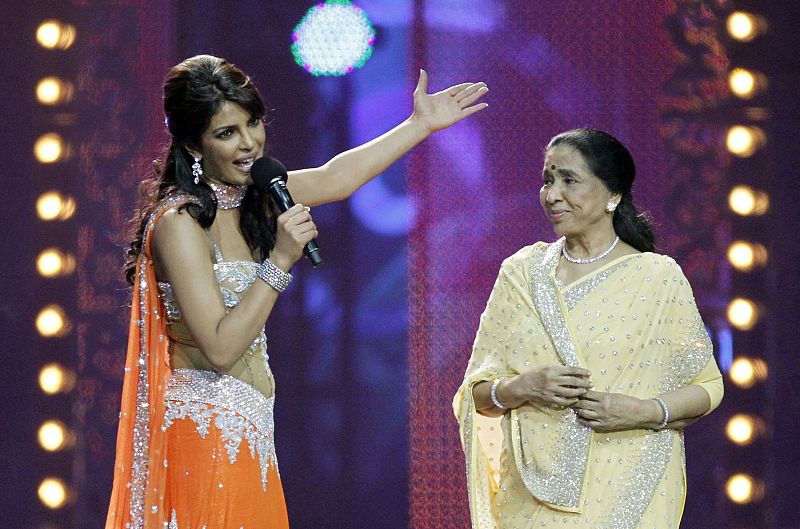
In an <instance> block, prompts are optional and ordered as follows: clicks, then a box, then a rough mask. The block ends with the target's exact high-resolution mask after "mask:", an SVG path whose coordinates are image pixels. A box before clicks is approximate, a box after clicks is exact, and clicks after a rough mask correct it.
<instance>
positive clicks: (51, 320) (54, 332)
mask: <svg viewBox="0 0 800 529" xmlns="http://www.w3.org/2000/svg"><path fill="white" fill-rule="evenodd" d="M36 330H37V331H39V334H41V335H42V336H44V337H47V338H51V337H56V336H64V335H65V334H66V333H67V332H68V331H69V323H68V322H67V317H66V315H65V314H64V310H63V309H62V308H61V307H59V306H58V305H48V306H47V307H45V308H43V309H42V310H41V311H39V314H38V316H36Z"/></svg>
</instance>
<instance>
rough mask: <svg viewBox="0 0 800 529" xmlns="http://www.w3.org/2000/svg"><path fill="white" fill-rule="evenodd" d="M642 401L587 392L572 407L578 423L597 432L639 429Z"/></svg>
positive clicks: (619, 395)
mask: <svg viewBox="0 0 800 529" xmlns="http://www.w3.org/2000/svg"><path fill="white" fill-rule="evenodd" d="M642 402H643V401H642V400H641V399H637V398H636V397H631V396H629V395H624V394H622V393H606V392H602V391H587V392H586V393H584V394H583V395H581V396H580V397H579V398H578V401H577V402H576V403H575V404H573V405H572V409H573V410H575V413H577V414H578V422H580V423H581V424H583V425H585V426H588V427H590V428H591V429H592V430H595V431H598V432H614V431H619V430H631V429H635V428H641V424H640V422H641V421H640V416H641V412H640V410H641V405H642Z"/></svg>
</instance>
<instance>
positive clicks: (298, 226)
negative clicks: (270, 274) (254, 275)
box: [269, 204, 318, 272]
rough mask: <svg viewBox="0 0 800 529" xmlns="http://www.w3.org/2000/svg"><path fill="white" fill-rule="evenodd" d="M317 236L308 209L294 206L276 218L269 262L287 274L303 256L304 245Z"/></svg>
mask: <svg viewBox="0 0 800 529" xmlns="http://www.w3.org/2000/svg"><path fill="white" fill-rule="evenodd" d="M317 235H318V233H317V227H316V225H315V224H314V221H313V220H312V219H311V213H310V209H309V208H307V207H305V206H304V205H302V204H295V205H294V206H292V207H291V208H289V209H288V210H286V211H284V212H283V213H281V214H280V216H278V220H277V233H276V234H275V247H274V248H273V249H272V252H271V253H270V254H269V259H270V261H272V262H273V263H274V264H275V265H277V266H278V267H279V268H280V269H281V270H283V271H284V272H288V271H289V269H290V268H291V267H292V265H293V264H294V263H295V262H296V261H297V260H298V259H300V257H301V256H302V255H303V248H304V247H305V245H306V244H307V243H308V242H309V241H310V240H311V239H314V238H315V237H317Z"/></svg>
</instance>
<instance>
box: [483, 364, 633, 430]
mask: <svg viewBox="0 0 800 529" xmlns="http://www.w3.org/2000/svg"><path fill="white" fill-rule="evenodd" d="M590 376H591V373H590V372H589V371H587V370H586V369H582V368H579V367H568V366H562V365H550V366H545V367H540V368H536V369H531V370H529V371H525V372H524V373H521V374H519V375H517V376H515V377H513V378H512V379H509V380H508V382H507V386H506V387H505V388H502V389H503V390H504V391H503V392H502V394H499V395H498V397H502V398H501V399H500V400H501V401H503V402H506V403H507V404H508V405H509V406H510V407H518V406H521V405H522V404H525V403H531V404H534V405H537V406H545V407H551V408H560V409H564V408H568V407H570V408H572V409H573V410H575V413H576V414H577V415H578V421H579V422H580V423H581V424H584V425H586V426H589V427H590V428H592V429H593V430H596V431H600V432H611V431H618V430H629V429H634V428H640V427H641V415H642V402H643V401H642V400H641V399H637V398H636V397H631V396H628V395H624V394H622V393H607V392H602V391H593V389H592V388H593V385H592V382H591V381H590V380H589V377H590ZM498 391H500V389H498Z"/></svg>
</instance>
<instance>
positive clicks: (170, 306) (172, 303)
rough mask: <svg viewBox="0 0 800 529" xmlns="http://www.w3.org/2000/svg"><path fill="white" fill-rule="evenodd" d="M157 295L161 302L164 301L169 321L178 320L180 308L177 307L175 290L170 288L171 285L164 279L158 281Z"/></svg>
mask: <svg viewBox="0 0 800 529" xmlns="http://www.w3.org/2000/svg"><path fill="white" fill-rule="evenodd" d="M158 295H159V296H160V297H161V302H162V303H164V310H165V311H166V313H167V319H168V320H170V321H178V320H180V319H181V309H180V307H178V301H177V300H176V299H175V291H174V290H172V285H171V284H169V283H167V282H166V281H159V282H158Z"/></svg>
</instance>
